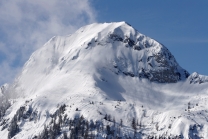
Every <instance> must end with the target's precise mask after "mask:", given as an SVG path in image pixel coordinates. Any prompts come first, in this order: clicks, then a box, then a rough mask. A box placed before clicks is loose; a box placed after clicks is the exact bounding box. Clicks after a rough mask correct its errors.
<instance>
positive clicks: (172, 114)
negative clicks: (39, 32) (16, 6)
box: [0, 22, 208, 139]
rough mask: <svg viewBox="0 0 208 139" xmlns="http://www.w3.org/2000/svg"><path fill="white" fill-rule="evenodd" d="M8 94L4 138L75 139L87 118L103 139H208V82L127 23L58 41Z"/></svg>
mask: <svg viewBox="0 0 208 139" xmlns="http://www.w3.org/2000/svg"><path fill="white" fill-rule="evenodd" d="M201 79H203V82H202V80H201ZM192 82H194V83H195V84H193V83H192ZM197 82H199V83H200V84H196V83H197ZM4 92H6V95H7V96H10V99H9V100H8V101H5V103H4V105H3V106H1V105H0V108H1V109H4V110H2V111H0V112H1V115H0V118H1V121H0V129H1V131H0V137H2V138H7V137H8V136H9V137H11V138H22V139H28V138H49V136H50V138H52V135H51V134H50V133H51V132H53V133H54V134H53V137H56V138H62V137H66V136H68V138H69V136H71V137H70V138H72V136H73V137H74V136H76V135H77V136H78V134H79V133H78V132H79V130H78V127H76V126H77V125H82V124H70V120H69V119H73V118H74V117H81V116H82V118H80V119H82V122H83V118H84V119H85V120H86V121H89V122H90V130H91V132H90V131H89V133H90V134H91V135H94V134H96V136H97V137H98V138H106V137H112V138H116V136H118V137H123V138H127V137H131V138H133V136H136V137H137V138H147V137H148V136H158V137H159V136H164V137H168V136H169V137H176V136H177V137H181V138H189V137H191V138H192V137H193V138H194V137H204V138H208V133H207V130H208V124H206V123H207V122H208V119H207V118H208V117H207V116H208V111H207V108H208V106H207V98H208V96H207V94H208V83H207V77H206V76H202V75H198V74H196V73H193V74H192V75H190V76H189V73H188V72H187V71H186V70H184V69H183V68H181V67H180V66H179V64H178V63H177V62H176V60H175V58H174V56H173V55H172V54H171V53H170V52H169V50H168V49H167V48H166V47H165V46H163V45H162V44H160V43H159V42H157V41H155V40H153V39H151V38H149V37H147V36H145V35H143V34H141V33H139V32H138V31H137V30H135V29H134V28H133V27H131V26H130V25H129V24H127V23H126V22H117V23H103V24H98V23H95V24H91V25H88V26H84V27H82V28H80V29H79V30H77V31H76V32H75V33H74V34H71V35H69V36H58V37H53V38H52V39H50V40H49V41H48V42H47V43H46V44H45V45H44V46H43V47H42V48H40V49H39V50H37V51H35V52H34V53H33V54H32V55H31V57H30V58H29V60H28V61H27V62H26V63H25V65H24V67H23V70H22V73H21V74H20V75H19V76H18V78H16V79H15V82H14V83H13V84H12V85H10V86H9V87H8V88H7V89H6V90H5V91H4ZM4 94H5V93H4ZM11 96H12V98H11ZM5 99H6V98H5ZM65 115H66V116H65ZM62 117H63V118H62ZM67 119H68V120H67ZM121 119H122V120H121ZM133 119H135V120H136V121H138V123H137V124H136V126H135V128H137V130H136V132H134V129H133V127H134V126H132V121H133ZM75 121H76V120H75ZM86 121H85V122H86ZM96 121H97V122H96ZM121 121H122V122H121ZM72 123H73V122H72ZM75 123H76V122H75ZM78 123H81V122H78ZM92 123H96V124H92ZM121 123H122V124H121ZM44 125H45V126H44ZM91 125H93V126H91ZM103 126H104V128H102V127H103ZM69 127H71V128H69ZM81 127H82V129H83V132H84V129H85V132H84V133H83V136H84V135H85V134H87V133H88V132H86V130H87V126H86V124H85V126H79V128H80V129H81ZM57 128H58V129H60V131H59V132H58V131H57V130H55V129H57ZM75 129H77V132H76V135H75ZM55 131H56V132H55ZM46 132H47V133H46ZM55 133H56V134H55ZM135 133H136V134H135ZM46 134H47V135H48V136H44V135H46ZM79 136H80V137H81V136H82V135H81V130H80V135H79ZM85 138H86V136H85Z"/></svg>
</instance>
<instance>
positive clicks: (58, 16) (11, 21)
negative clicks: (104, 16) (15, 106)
mask: <svg viewBox="0 0 208 139" xmlns="http://www.w3.org/2000/svg"><path fill="white" fill-rule="evenodd" d="M95 19H96V14H95V10H94V9H93V8H92V6H91V5H90V2H89V1H88V0H50V1H49V0H48V1H46V0H29V1H28V0H1V1H0V67H1V72H0V84H2V83H4V82H9V81H11V80H12V79H13V78H14V76H15V74H17V72H18V71H19V69H21V67H22V65H23V64H24V63H25V61H26V60H27V59H28V57H29V56H30V55H31V53H32V52H33V51H34V50H36V49H37V48H39V47H41V46H42V45H43V44H44V43H45V42H46V41H47V40H49V39H50V38H51V37H53V36H56V35H67V34H70V33H73V32H74V31H75V30H76V29H78V28H79V27H81V26H83V25H86V24H89V23H92V22H95Z"/></svg>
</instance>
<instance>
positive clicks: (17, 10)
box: [0, 0, 208, 84]
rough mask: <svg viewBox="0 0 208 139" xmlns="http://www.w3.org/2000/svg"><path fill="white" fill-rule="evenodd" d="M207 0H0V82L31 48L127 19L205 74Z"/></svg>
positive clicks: (14, 73)
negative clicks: (98, 24)
mask: <svg viewBox="0 0 208 139" xmlns="http://www.w3.org/2000/svg"><path fill="white" fill-rule="evenodd" d="M207 7H208V1H205V0H204V1H190V0H183V1H180V0H175V1H170V0H166V1H165V0H157V1H152V0H145V1H144V0H131V1H124V0H113V1H110V0H76V1H75V0H63V1H60V0H50V1H43V0H30V1H27V0H15V1H13V0H1V2H0V67H1V72H0V84H3V83H5V82H12V81H13V79H14V78H15V77H16V76H17V75H18V73H19V72H21V68H22V66H23V64H24V63H25V62H26V61H27V59H28V58H29V56H30V55H31V53H32V52H33V51H35V50H36V49H38V48H40V47H41V46H42V45H43V44H44V43H45V42H46V41H47V40H49V39H50V38H51V37H53V36H56V35H67V34H70V33H73V32H74V31H75V30H77V29H78V28H79V27H81V26H83V25H87V24H90V23H93V22H117V21H126V22H128V23H129V24H131V25H132V26H133V27H134V28H136V29H137V30H138V31H139V32H141V33H143V34H145V35H146V36H149V37H151V38H153V39H156V40H157V41H159V42H161V43H162V44H164V45H165V46H166V47H167V48H168V49H169V50H170V51H171V53H172V54H173V55H174V56H175V58H176V60H177V61H178V63H179V64H180V65H181V67H183V68H184V69H186V70H188V71H189V72H190V73H192V72H194V71H196V72H198V73H200V74H204V75H208V64H207V63H208V62H207V61H208V54H207V53H208V18H207V17H208V10H207Z"/></svg>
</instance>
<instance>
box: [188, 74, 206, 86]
mask: <svg viewBox="0 0 208 139" xmlns="http://www.w3.org/2000/svg"><path fill="white" fill-rule="evenodd" d="M188 80H189V81H190V84H191V83H194V84H195V83H199V84H201V83H205V82H208V76H205V75H200V74H198V73H197V72H194V73H192V74H191V75H190V76H189V77H188Z"/></svg>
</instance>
